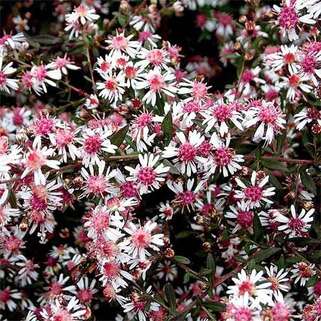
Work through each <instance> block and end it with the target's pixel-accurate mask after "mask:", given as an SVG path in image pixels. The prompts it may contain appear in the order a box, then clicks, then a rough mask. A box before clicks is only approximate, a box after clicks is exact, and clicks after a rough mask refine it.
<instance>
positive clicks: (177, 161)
mask: <svg viewBox="0 0 321 321" xmlns="http://www.w3.org/2000/svg"><path fill="white" fill-rule="evenodd" d="M176 137H177V138H178V142H177V143H174V142H172V143H171V144H170V145H169V146H167V147H166V148H165V150H164V152H163V155H162V156H163V157H164V158H173V157H174V159H173V163H174V165H175V166H176V167H177V168H178V170H179V171H180V172H181V173H182V174H186V175H187V176H191V175H192V174H194V173H196V172H197V169H198V167H199V166H200V165H202V164H203V163H204V162H205V159H204V158H203V157H201V156H199V155H198V148H199V147H200V145H201V143H202V142H203V141H204V137H203V136H202V135H201V134H200V133H199V132H197V131H191V132H189V134H188V137H186V136H185V134H184V133H182V132H178V133H176ZM178 144H179V145H178ZM177 145H178V147H176V146H177Z"/></svg>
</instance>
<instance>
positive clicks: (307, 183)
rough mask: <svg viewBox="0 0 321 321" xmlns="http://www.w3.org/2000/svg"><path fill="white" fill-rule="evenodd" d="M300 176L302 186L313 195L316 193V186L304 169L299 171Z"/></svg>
mask: <svg viewBox="0 0 321 321" xmlns="http://www.w3.org/2000/svg"><path fill="white" fill-rule="evenodd" d="M300 177H301V181H302V184H303V185H304V187H305V188H306V189H307V190H308V191H310V192H311V193H313V194H314V195H315V194H316V193H317V187H316V185H315V183H314V181H313V178H312V177H311V176H310V175H309V174H308V173H307V172H306V170H305V169H302V170H301V171H300Z"/></svg>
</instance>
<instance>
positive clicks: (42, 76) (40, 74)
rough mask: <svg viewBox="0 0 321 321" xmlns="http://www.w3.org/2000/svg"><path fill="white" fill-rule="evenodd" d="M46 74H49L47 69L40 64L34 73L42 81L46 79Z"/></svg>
mask: <svg viewBox="0 0 321 321" xmlns="http://www.w3.org/2000/svg"><path fill="white" fill-rule="evenodd" d="M46 76H47V70H46V68H45V66H38V67H37V69H36V72H35V74H34V77H36V79H37V80H38V81H40V82H41V81H44V80H45V78H46Z"/></svg>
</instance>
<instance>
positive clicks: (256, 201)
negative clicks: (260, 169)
mask: <svg viewBox="0 0 321 321" xmlns="http://www.w3.org/2000/svg"><path fill="white" fill-rule="evenodd" d="M268 181H269V176H265V177H264V178H263V179H260V180H259V179H258V178H257V172H255V171H253V172H252V175H251V185H249V186H247V185H245V184H244V183H243V182H242V181H241V180H240V179H239V178H236V182H237V185H238V186H239V187H241V188H242V190H241V191H240V190H236V191H235V197H236V198H240V199H243V200H244V201H245V202H246V204H247V206H248V207H249V208H250V209H252V208H257V207H260V206H261V204H262V202H265V203H267V204H272V203H273V202H272V201H271V200H269V199H268V197H270V196H273V195H274V194H275V192H274V190H275V187H268V188H264V186H265V185H266V184H267V183H268Z"/></svg>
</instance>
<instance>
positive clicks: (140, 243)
mask: <svg viewBox="0 0 321 321" xmlns="http://www.w3.org/2000/svg"><path fill="white" fill-rule="evenodd" d="M132 241H133V244H134V246H135V247H138V248H141V249H145V248H147V247H148V246H149V245H150V243H151V241H152V236H151V234H150V233H149V232H146V231H144V230H143V229H139V230H137V231H136V232H135V233H134V234H133V236H132Z"/></svg>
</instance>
